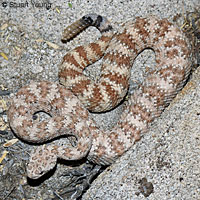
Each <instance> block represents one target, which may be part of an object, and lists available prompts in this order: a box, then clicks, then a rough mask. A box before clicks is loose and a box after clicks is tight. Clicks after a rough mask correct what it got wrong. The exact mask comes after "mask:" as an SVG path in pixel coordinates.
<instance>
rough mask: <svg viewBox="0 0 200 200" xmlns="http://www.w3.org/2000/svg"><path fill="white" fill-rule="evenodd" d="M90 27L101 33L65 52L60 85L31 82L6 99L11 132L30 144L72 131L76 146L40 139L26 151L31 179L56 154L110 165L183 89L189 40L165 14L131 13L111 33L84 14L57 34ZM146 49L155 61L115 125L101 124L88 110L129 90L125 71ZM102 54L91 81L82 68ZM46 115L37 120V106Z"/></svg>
mask: <svg viewBox="0 0 200 200" xmlns="http://www.w3.org/2000/svg"><path fill="white" fill-rule="evenodd" d="M90 25H92V26H95V27H97V28H98V29H99V31H100V32H101V34H102V36H101V37H100V39H99V40H97V41H96V42H93V43H90V44H88V45H85V46H80V47H77V48H75V49H74V50H72V51H70V52H69V53H67V54H66V55H65V56H64V58H63V62H62V63H61V65H60V66H59V78H60V83H61V84H62V85H64V86H62V85H60V84H57V83H52V82H48V81H41V82H31V83H30V84H29V85H27V86H25V87H23V88H21V89H20V90H19V91H18V93H17V94H16V96H15V97H14V98H13V100H12V103H11V106H10V108H9V111H8V117H9V121H10V126H11V127H12V129H13V131H14V132H15V133H16V135H17V136H19V137H20V138H22V139H24V140H26V141H29V142H34V143H42V142H45V141H49V140H51V139H53V138H55V137H58V136H61V135H73V136H75V137H76V139H77V144H76V146H72V147H65V146H62V145H56V144H51V143H50V144H48V145H47V144H45V145H40V146H38V147H37V148H36V149H35V150H33V152H32V154H31V156H30V161H29V164H28V167H27V174H28V176H29V177H30V178H33V179H36V178H39V177H40V176H42V175H43V174H45V173H46V172H48V171H49V170H51V169H52V168H53V167H54V166H55V165H56V162H57V158H63V159H66V160H77V159H81V158H83V157H87V159H88V160H90V161H92V162H94V163H97V164H101V165H110V164H112V163H113V162H115V160H116V159H117V158H118V157H119V156H121V155H122V154H123V153H124V152H126V151H127V150H128V149H129V148H130V147H131V146H132V145H133V144H134V142H135V141H137V140H139V139H140V136H141V135H142V134H143V133H144V132H145V131H147V129H148V126H149V124H150V123H151V122H152V121H153V120H154V119H155V118H156V117H158V116H160V114H161V113H162V111H163V110H164V108H165V107H166V106H168V105H169V103H170V102H171V100H172V99H173V98H174V97H175V96H176V94H177V93H178V92H179V91H180V90H181V89H182V87H183V85H184V84H185V82H186V80H187V78H188V75H189V73H190V70H191V53H190V45H189V42H188V40H187V38H186V37H185V36H184V34H183V33H182V32H181V31H180V30H179V29H178V28H177V27H176V26H174V25H173V24H172V23H170V22H169V21H168V20H166V19H158V18H156V17H148V18H137V19H136V20H135V21H130V22H127V23H125V24H124V25H123V30H122V31H121V32H118V33H116V34H113V30H112V26H111V25H110V23H109V21H108V20H107V19H106V18H105V17H101V16H99V15H96V14H89V15H86V16H84V17H83V18H81V19H80V20H78V21H76V22H75V23H73V24H72V25H71V26H69V27H68V28H67V29H66V30H65V32H64V35H63V39H64V40H69V39H70V38H71V37H73V36H74V35H76V34H78V33H79V32H80V31H82V30H83V29H85V28H86V27H88V26H90ZM145 48H152V49H153V50H154V52H155V55H156V66H155V68H154V70H152V71H151V72H150V73H149V74H148V76H147V77H146V79H145V81H144V82H143V83H142V84H141V85H140V86H139V88H138V89H137V90H136V91H135V92H134V93H133V94H131V95H130V97H129V99H128V102H127V103H126V105H125V109H124V111H123V113H122V115H121V118H120V120H119V121H118V123H117V125H116V126H115V127H113V128H112V130H105V131H101V130H100V129H99V128H97V126H96V124H95V122H94V121H93V120H92V119H91V117H90V116H89V113H88V110H90V111H92V112H101V111H107V110H110V109H112V108H113V107H115V106H116V105H117V104H119V103H120V102H121V101H122V99H123V98H124V96H125V95H126V93H127V90H128V81H129V78H130V70H131V67H132V64H133V62H134V59H135V57H136V56H137V55H138V54H139V53H140V52H141V51H142V50H144V49H145ZM102 56H103V58H102V59H103V61H102V63H103V64H102V67H101V69H102V70H101V77H100V79H99V81H98V82H93V81H92V80H90V79H89V78H88V77H87V76H85V75H83V70H84V69H85V68H86V67H87V66H88V65H89V64H92V63H93V62H95V61H96V60H98V59H100V58H101V57H102ZM41 110H42V111H44V112H46V113H49V115H50V116H51V117H50V118H48V119H46V120H43V121H38V120H34V119H33V115H34V114H35V113H37V112H38V111H41Z"/></svg>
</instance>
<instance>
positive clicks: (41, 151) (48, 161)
mask: <svg viewBox="0 0 200 200" xmlns="http://www.w3.org/2000/svg"><path fill="white" fill-rule="evenodd" d="M56 162H57V156H56V153H55V151H54V149H53V147H51V146H46V145H42V146H39V147H37V148H36V149H34V150H33V151H32V153H31V156H30V161H29V163H28V166H27V176H28V177H29V178H31V179H38V178H40V177H41V176H43V175H44V174H46V173H47V172H48V171H50V170H51V169H53V168H54V167H55V166H56Z"/></svg>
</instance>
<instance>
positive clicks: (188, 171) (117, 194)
mask: <svg viewBox="0 0 200 200" xmlns="http://www.w3.org/2000/svg"><path fill="white" fill-rule="evenodd" d="M199 91H200V68H198V69H197V70H196V72H194V73H193V77H192V79H191V80H190V81H189V82H188V83H187V85H186V86H185V87H184V89H183V90H182V91H181V92H180V93H179V94H178V96H177V97H176V98H175V99H174V101H173V102H172V103H171V104H170V106H169V107H168V108H167V109H166V110H165V112H164V113H163V114H162V116H161V117H160V118H159V119H157V120H156V121H154V124H153V125H152V127H151V128H150V130H149V131H148V132H147V133H146V134H145V135H144V137H143V138H142V139H141V140H140V141H139V142H137V143H136V144H135V145H134V146H133V147H132V148H131V149H130V150H129V151H128V152H127V153H125V154H124V155H123V156H122V157H121V158H120V159H119V160H117V162H116V163H115V164H113V165H112V166H111V167H109V168H107V170H106V171H104V172H103V173H102V174H101V175H100V176H99V177H98V178H97V179H96V180H95V181H94V183H93V185H92V187H91V188H90V189H89V190H88V191H87V193H86V194H85V195H84V197H83V199H87V200H88V199H107V200H108V199H109V200H110V199H115V200H117V199H131V200H132V199H133V200H134V199H137V200H140V199H146V197H145V196H148V199H153V200H155V199H171V200H172V199H176V200H177V199H181V200H183V199H190V200H192V199H195V200H197V199H200V188H199V184H200V166H199V163H200V92H199Z"/></svg>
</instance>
